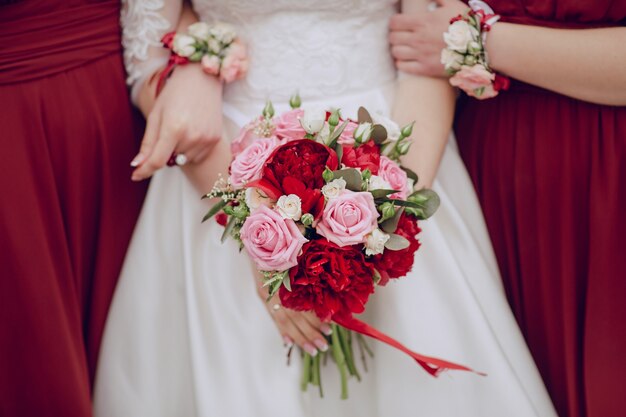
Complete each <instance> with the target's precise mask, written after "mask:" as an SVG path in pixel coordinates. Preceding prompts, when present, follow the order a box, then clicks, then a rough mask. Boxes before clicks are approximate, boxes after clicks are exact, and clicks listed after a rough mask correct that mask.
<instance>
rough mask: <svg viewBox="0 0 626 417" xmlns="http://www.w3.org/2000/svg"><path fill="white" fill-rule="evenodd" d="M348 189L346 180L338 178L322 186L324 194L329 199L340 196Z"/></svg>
mask: <svg viewBox="0 0 626 417" xmlns="http://www.w3.org/2000/svg"><path fill="white" fill-rule="evenodd" d="M345 189H346V180H344V179H343V178H337V179H336V180H332V181H331V182H329V183H328V184H326V185H325V186H323V187H322V194H324V197H326V198H327V199H329V200H332V199H333V198H337V197H339V196H340V195H341V194H342V193H343V192H344V190H345Z"/></svg>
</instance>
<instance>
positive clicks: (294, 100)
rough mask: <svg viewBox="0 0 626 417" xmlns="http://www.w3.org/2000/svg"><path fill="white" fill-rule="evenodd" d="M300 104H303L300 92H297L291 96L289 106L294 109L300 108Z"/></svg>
mask: <svg viewBox="0 0 626 417" xmlns="http://www.w3.org/2000/svg"><path fill="white" fill-rule="evenodd" d="M300 105H302V99H301V98H300V94H298V93H295V94H294V95H292V96H291V97H290V98H289V106H291V108H292V109H298V108H300Z"/></svg>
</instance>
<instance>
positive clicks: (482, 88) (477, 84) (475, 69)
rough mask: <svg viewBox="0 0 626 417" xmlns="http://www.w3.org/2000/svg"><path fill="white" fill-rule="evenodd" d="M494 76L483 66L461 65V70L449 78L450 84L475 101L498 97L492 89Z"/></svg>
mask: <svg viewBox="0 0 626 417" xmlns="http://www.w3.org/2000/svg"><path fill="white" fill-rule="evenodd" d="M495 78H496V75H495V74H494V73H492V72H489V71H488V70H487V69H486V68H485V67H484V66H483V65H481V64H475V65H474V66H471V67H470V66H467V65H462V66H461V69H460V70H459V71H458V72H457V73H456V74H454V75H453V76H452V77H451V78H450V84H452V85H453V86H454V87H459V88H460V89H461V90H463V91H465V92H466V93H467V95H468V96H470V97H475V98H477V99H481V100H483V99H488V98H492V97H495V96H497V95H498V92H497V91H496V90H495V89H494V88H493V81H494V80H495Z"/></svg>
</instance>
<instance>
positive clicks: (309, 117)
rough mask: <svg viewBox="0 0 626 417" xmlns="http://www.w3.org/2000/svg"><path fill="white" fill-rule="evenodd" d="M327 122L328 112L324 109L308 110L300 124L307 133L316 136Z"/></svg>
mask: <svg viewBox="0 0 626 417" xmlns="http://www.w3.org/2000/svg"><path fill="white" fill-rule="evenodd" d="M325 122H326V110H324V109H307V110H305V111H304V114H303V115H302V118H300V124H301V125H302V128H303V129H304V130H305V131H306V133H308V134H311V135H314V134H316V133H317V132H319V131H320V130H322V128H323V127H324V123H325Z"/></svg>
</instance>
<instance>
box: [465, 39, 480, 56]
mask: <svg viewBox="0 0 626 417" xmlns="http://www.w3.org/2000/svg"><path fill="white" fill-rule="evenodd" d="M481 50H482V47H481V46H480V44H479V43H478V42H476V41H472V42H470V43H469V44H468V45H467V52H469V53H470V54H472V55H475V54H477V53H479V52H480V51H481Z"/></svg>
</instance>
